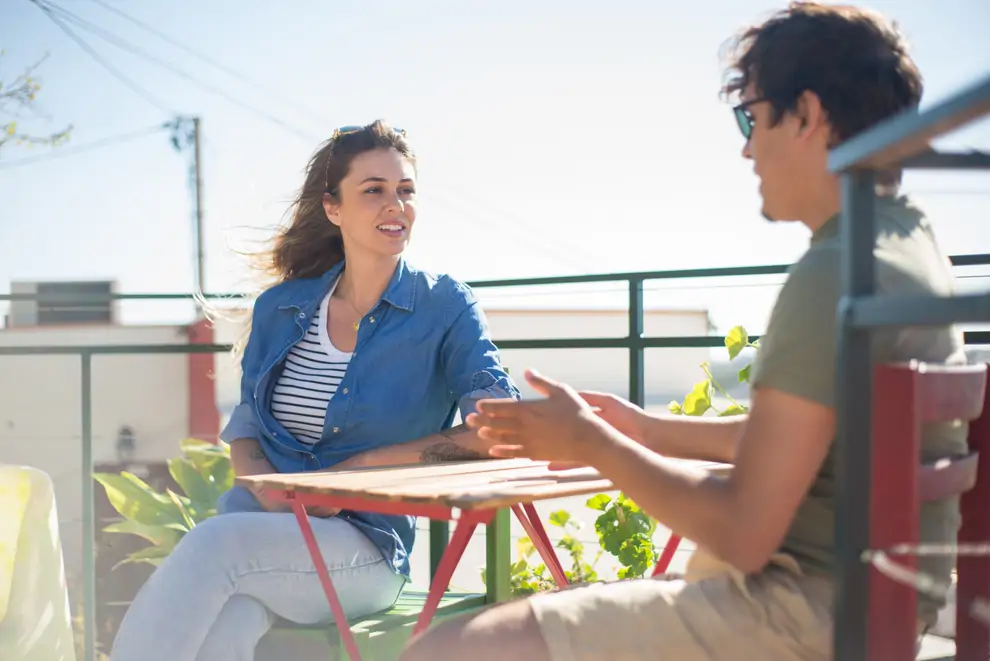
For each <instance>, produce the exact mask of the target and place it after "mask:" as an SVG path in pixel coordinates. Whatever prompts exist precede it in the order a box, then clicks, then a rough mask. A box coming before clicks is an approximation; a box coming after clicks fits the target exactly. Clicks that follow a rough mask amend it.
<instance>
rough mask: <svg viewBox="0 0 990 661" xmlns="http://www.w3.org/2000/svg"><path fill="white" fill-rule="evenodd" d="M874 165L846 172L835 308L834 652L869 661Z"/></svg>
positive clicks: (852, 660)
mask: <svg viewBox="0 0 990 661" xmlns="http://www.w3.org/2000/svg"><path fill="white" fill-rule="evenodd" d="M874 199H875V175H874V173H873V172H872V171H867V170H852V171H850V172H847V173H844V174H843V175H842V212H841V215H840V230H839V237H840V242H841V245H842V251H841V268H840V278H841V289H840V296H841V298H840V299H839V306H838V310H837V314H836V322H837V324H838V328H837V330H838V346H837V347H836V349H837V354H836V358H837V360H836V380H835V387H836V448H835V450H836V474H837V477H838V484H837V488H836V497H835V499H836V503H835V564H836V566H835V579H836V581H835V603H834V606H833V608H834V613H835V627H834V629H833V649H834V652H833V654H834V656H833V658H835V659H842V661H866V658H867V616H868V611H869V599H870V590H869V584H870V581H869V579H870V571H869V566H868V565H867V564H866V563H865V562H864V561H863V559H862V553H863V551H865V550H866V549H868V548H869V544H870V508H869V503H870V493H871V491H870V490H871V485H870V471H871V458H872V457H871V456H872V438H871V411H870V408H871V401H872V396H873V367H872V364H871V360H870V358H871V356H870V332H869V330H863V329H857V328H855V327H854V322H855V320H854V318H853V315H852V313H853V306H852V304H853V303H854V302H855V301H856V299H861V298H864V297H869V296H872V295H873V294H874V292H875V290H876V284H875V280H874V273H875V270H876V268H875V263H874V257H873V246H874V218H873V216H874V203H875V202H874Z"/></svg>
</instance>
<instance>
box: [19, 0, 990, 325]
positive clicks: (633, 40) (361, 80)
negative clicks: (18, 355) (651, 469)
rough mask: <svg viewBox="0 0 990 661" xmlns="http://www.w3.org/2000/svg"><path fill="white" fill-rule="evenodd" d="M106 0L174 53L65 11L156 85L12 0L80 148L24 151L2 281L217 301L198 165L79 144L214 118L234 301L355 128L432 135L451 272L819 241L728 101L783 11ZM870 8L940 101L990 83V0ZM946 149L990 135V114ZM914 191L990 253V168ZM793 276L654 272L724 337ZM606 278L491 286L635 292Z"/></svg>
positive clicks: (210, 219) (424, 235)
mask: <svg viewBox="0 0 990 661" xmlns="http://www.w3.org/2000/svg"><path fill="white" fill-rule="evenodd" d="M100 1H101V2H102V3H103V4H104V5H109V6H110V7H111V8H116V9H117V10H119V11H123V12H125V13H126V14H127V15H128V16H130V17H132V18H134V19H137V20H138V21H141V22H144V23H146V24H148V25H150V26H152V27H153V28H154V29H155V30H157V31H159V32H160V33H162V34H164V35H166V36H167V38H168V39H169V40H170V41H171V42H174V43H170V42H169V41H166V40H163V39H161V38H159V37H158V36H155V35H154V34H151V33H149V32H147V31H145V30H143V29H142V28H141V27H139V25H137V24H136V23H134V22H132V21H129V20H128V19H127V18H126V17H124V16H121V15H119V14H118V13H115V12H114V11H111V10H110V9H107V8H106V7H105V6H101V4H100V2H96V1H94V0H55V3H56V4H57V5H58V6H60V7H62V8H63V9H65V10H67V11H69V12H72V13H73V14H75V15H76V16H77V17H79V18H80V19H82V20H84V21H87V22H88V25H90V26H95V27H96V29H97V30H102V31H103V34H109V36H110V38H111V39H116V40H118V43H119V42H120V40H122V41H123V42H126V44H125V45H129V46H131V47H132V49H131V52H128V51H125V50H122V49H120V48H118V47H116V46H114V45H113V44H111V43H108V42H106V41H104V40H102V39H101V38H100V37H99V36H97V35H96V34H93V33H92V32H89V31H87V30H85V29H84V28H82V27H79V25H78V23H75V24H73V23H69V24H68V25H69V26H70V29H71V30H73V31H74V32H75V33H76V34H77V35H78V37H80V38H82V39H83V40H85V43H86V44H88V45H89V46H90V47H91V48H93V49H95V50H96V51H97V52H98V53H99V54H100V56H101V57H102V58H104V61H105V62H107V63H109V64H110V65H111V66H112V67H114V68H115V69H117V70H118V71H119V72H121V73H122V74H123V75H125V76H126V77H127V78H128V79H130V80H131V81H132V83H133V84H134V85H135V86H137V87H138V88H139V89H141V90H143V93H142V94H139V93H137V92H135V91H134V90H133V89H130V88H129V87H128V86H126V85H125V84H124V83H122V82H121V81H120V80H118V79H117V78H115V77H114V76H113V75H111V74H110V73H108V71H107V70H106V69H105V68H103V67H102V66H101V65H100V64H99V63H97V62H96V61H94V59H93V58H92V57H91V56H90V55H89V54H88V53H87V52H86V51H85V50H83V49H82V48H81V47H80V45H79V44H77V43H76V42H74V41H73V40H72V39H71V38H70V37H69V36H67V35H66V33H65V32H63V31H62V30H61V29H60V28H59V27H58V26H57V25H56V24H55V23H54V22H53V21H51V20H50V19H49V18H48V17H47V16H46V15H45V13H44V12H42V11H41V10H40V9H39V8H38V6H36V5H35V4H34V3H32V2H30V1H29V0H0V48H2V49H4V51H5V54H4V56H3V58H2V59H0V77H2V78H4V79H9V78H12V77H13V76H14V75H16V74H17V73H18V72H19V71H20V70H22V69H23V67H25V66H26V65H29V64H31V63H33V62H35V61H37V60H38V59H40V58H41V57H43V56H45V55H46V54H47V59H46V60H45V62H44V63H43V65H42V66H41V68H40V69H39V70H38V72H37V74H38V76H39V77H40V79H41V82H42V84H43V88H42V90H41V92H40V95H39V98H38V106H39V108H40V110H41V111H42V112H43V113H44V114H45V115H46V117H42V118H33V119H32V118H30V117H26V118H24V119H22V120H21V126H22V127H24V128H33V129H36V130H37V131H39V132H43V131H53V130H57V129H60V128H62V127H64V126H65V125H67V124H72V125H73V126H74V130H73V133H72V139H71V142H70V143H69V144H68V145H67V146H66V147H63V148H61V150H54V151H53V150H50V149H47V148H40V149H39V148H33V149H27V148H16V149H15V148H11V149H7V148H5V149H4V150H3V152H2V154H0V292H4V291H8V290H9V287H8V283H9V282H10V281H11V280H54V279H73V280H76V279H102V278H109V279H116V280H117V281H118V283H119V285H118V289H119V291H123V292H182V291H191V289H192V288H193V285H194V278H193V264H194V241H193V223H192V214H191V210H192V200H191V195H190V191H189V185H188V184H189V182H188V163H189V161H188V159H189V154H188V153H179V152H177V151H175V150H174V149H173V147H172V146H171V144H170V141H169V134H168V132H167V131H166V132H155V133H151V134H148V135H145V136H144V137H141V138H138V139H134V140H130V141H126V142H118V143H115V144H112V145H109V146H106V147H104V148H101V149H94V150H90V151H85V152H82V153H78V154H75V153H72V150H73V149H74V148H76V147H80V146H84V145H87V144H89V143H91V142H93V141H97V140H102V139H104V138H115V137H116V136H121V135H125V134H129V133H131V132H132V131H138V130H142V129H145V128H148V127H153V126H159V125H161V124H163V123H164V122H167V121H170V120H171V119H172V118H174V117H175V116H176V115H183V116H193V115H196V116H199V117H201V121H202V141H203V157H202V177H203V199H204V204H203V207H204V223H205V230H204V231H205V237H206V241H205V250H206V261H207V268H206V283H207V290H208V291H213V292H229V291H243V290H248V289H252V288H253V287H255V286H256V284H257V281H256V280H253V279H252V278H253V276H252V274H251V272H250V271H249V270H248V269H247V268H246V266H245V263H246V262H245V259H244V257H243V256H242V255H239V254H238V253H237V252H236V251H237V250H241V251H243V250H250V249H255V248H258V247H259V243H258V242H259V241H261V240H264V239H267V238H269V237H270V236H271V235H272V233H273V228H274V226H275V225H276V224H277V223H279V222H280V221H281V220H282V217H283V214H284V212H285V210H286V208H287V205H288V202H289V200H290V199H291V197H292V195H293V193H294V191H295V190H296V188H297V187H298V186H299V185H300V184H301V182H302V176H303V171H304V168H305V165H306V162H307V160H308V158H309V157H310V155H311V154H312V151H313V150H314V148H315V147H316V145H317V144H318V143H319V142H320V141H321V140H322V139H324V138H325V137H327V136H328V135H329V134H330V133H331V132H332V130H333V128H334V127H335V126H342V125H350V124H362V123H367V122H370V121H372V120H374V119H376V118H384V119H386V120H388V121H390V122H391V123H392V124H393V125H396V126H400V127H402V128H404V129H406V131H407V133H408V136H409V139H410V141H411V142H412V144H413V146H414V148H415V150H416V151H417V153H418V155H419V167H420V171H419V174H420V183H419V191H420V197H421V200H420V207H419V219H418V221H417V227H416V230H415V232H414V234H413V242H412V246H411V248H410V251H409V257H410V259H411V260H412V261H413V262H414V263H415V264H417V265H418V266H419V267H421V268H424V269H426V270H429V271H434V272H446V273H450V274H452V275H454V276H455V277H458V278H460V279H463V280H481V279H491V278H516V277H518V278H522V277H528V276H542V275H565V274H578V273H607V272H616V271H630V270H664V269H678V268H691V267H698V268H700V267H715V266H731V265H750V264H765V263H787V262H790V261H793V260H794V259H795V258H796V257H797V256H798V255H799V254H800V253H801V251H802V250H803V249H804V248H805V246H806V245H807V240H808V234H807V231H806V230H805V229H804V228H802V227H800V226H796V225H795V224H787V225H779V224H769V223H767V222H766V221H764V220H763V219H762V218H761V216H760V215H759V207H760V205H759V199H758V195H757V180H756V177H755V176H754V175H753V174H752V166H751V164H750V163H749V162H747V161H745V160H744V159H743V158H741V155H740V153H741V149H742V147H743V142H742V137H741V136H740V134H739V132H738V129H737V128H736V126H735V123H734V121H733V119H732V115H731V112H730V109H729V106H728V105H727V104H726V103H725V102H723V101H722V100H721V99H720V98H719V94H718V90H719V85H720V82H721V75H722V72H723V68H722V64H723V63H722V62H721V61H720V59H719V52H720V48H721V46H722V45H723V44H724V42H725V41H726V40H727V39H728V38H729V37H731V36H732V35H733V34H734V33H735V32H736V31H737V30H738V29H740V28H741V27H743V26H745V25H747V24H748V23H751V22H753V21H755V20H758V19H760V18H761V17H763V16H765V15H766V14H767V12H768V11H771V10H773V9H776V8H779V7H781V6H782V5H783V3H781V2H769V1H768V0H760V1H754V0H709V1H708V2H706V3H661V2H654V1H646V0H635V1H630V2H624V3H604V4H603V3H601V2H590V1H585V0H567V1H566V2H563V1H557V0H541V1H540V2H533V1H532V0H530V1H528V2H523V1H521V0H502V1H500V2H498V3H468V2H456V1H454V0H422V1H420V2H414V3H410V2H395V1H392V0H382V1H380V2H375V3H357V2H352V3H344V2H329V1H325V2H319V1H317V0H293V1H292V2H285V3H282V2H274V1H269V2H262V1H260V0H208V1H207V0H197V1H194V0H177V1H175V2H170V3H163V2H154V1H152V0H131V1H129V2H125V1H124V0H100ZM865 4H867V6H870V7H873V8H875V9H879V10H881V11H883V12H884V13H886V14H887V15H889V16H891V17H894V18H896V19H897V20H898V22H899V23H900V25H901V27H902V29H903V30H904V31H905V32H906V34H907V36H908V38H909V40H910V41H911V43H912V45H913V55H914V58H915V60H916V61H917V63H918V65H919V67H920V69H921V71H922V73H923V75H924V77H925V84H926V92H925V99H924V101H923V106H927V105H929V104H931V103H933V102H936V101H938V100H940V99H942V98H944V97H945V96H947V95H948V94H951V93H952V92H954V91H956V90H958V89H959V88H960V87H962V86H965V85H967V84H969V83H972V82H973V81H975V80H977V79H978V78H980V77H982V76H985V75H987V74H988V73H990V40H988V39H987V38H986V29H987V28H986V26H987V25H990V2H987V1H986V0H945V1H944V2H941V3H936V2H934V0H888V1H881V0H876V1H874V2H869V3H865ZM175 43H178V44H181V45H182V46H184V47H186V48H188V49H191V50H193V51H195V52H196V53H197V54H198V55H192V54H190V53H189V52H187V51H185V50H182V49H180V48H178V47H176V46H175V45H174V44H175ZM135 48H136V49H137V50H138V51H140V52H143V53H145V54H147V55H148V56H150V57H152V58H157V59H159V60H161V61H163V62H165V63H167V64H169V65H171V66H172V67H174V68H177V69H179V70H180V71H181V72H183V74H184V75H176V74H175V73H173V72H170V71H168V70H166V69H165V68H163V67H161V66H159V65H158V64H155V63H153V62H149V61H147V60H145V59H141V58H140V57H139V56H137V55H135V53H134V52H133V49H135ZM211 63H217V64H219V65H220V67H217V66H214V65H213V64H211ZM190 79H191V80H190ZM210 90H213V91H210ZM216 90H219V91H220V92H221V93H222V94H223V95H225V96H222V95H221V94H218V93H217V92H216ZM145 97H151V98H152V99H153V101H154V102H152V101H149V100H148V99H147V98H145ZM938 146H939V147H945V148H949V147H951V148H972V147H980V148H984V149H990V122H988V121H986V120H984V121H981V122H979V123H977V124H974V125H972V126H971V127H970V128H969V129H967V130H964V131H961V132H958V133H956V134H954V135H953V136H951V137H949V138H947V139H945V140H942V141H940V142H939V143H938ZM36 157H38V158H40V160H35V161H32V162H28V163H25V164H20V163H19V162H20V161H21V159H26V158H36ZM905 189H906V190H907V191H909V192H912V193H916V194H918V196H919V197H920V199H921V200H922V202H923V203H924V204H925V205H926V208H927V209H928V211H929V213H930V215H931V217H932V218H933V222H934V223H935V226H936V230H937V231H938V233H939V236H940V241H941V243H942V245H943V246H944V248H945V250H946V251H947V252H949V253H974V252H990V230H987V227H990V224H988V223H987V220H988V216H990V179H988V178H987V176H986V175H985V174H984V175H979V174H960V173H950V174H942V175H932V174H916V173H909V174H908V176H907V180H906V182H905ZM985 272H987V270H985V269H984V270H982V271H980V270H973V271H972V272H971V273H970V274H971V275H973V274H979V273H985ZM779 282H780V279H779V278H763V279H759V278H757V279H750V280H747V281H743V282H738V281H737V282H727V281H712V280H708V281H704V280H696V281H690V282H674V283H650V284H648V288H651V289H650V291H649V292H648V295H647V303H648V305H657V306H674V307H680V306H683V307H690V308H698V307H702V308H708V309H710V310H711V312H712V317H713V320H714V322H715V323H716V325H717V326H718V327H719V329H720V330H722V331H724V330H726V329H727V328H728V327H730V326H732V325H734V324H736V323H743V324H745V325H747V327H749V328H753V329H757V330H758V329H760V328H762V325H763V324H764V323H765V318H766V314H767V311H768V310H769V306H770V305H771V304H772V301H773V298H774V296H775V295H776V291H777V290H776V288H775V287H774V286H772V284H773V283H779ZM966 283H967V284H973V285H976V284H979V285H981V286H983V287H985V285H986V280H984V279H980V278H970V279H968V280H967V281H966ZM768 285H769V286H768ZM619 288H621V285H616V284H611V285H605V286H604V289H605V290H608V291H612V292H614V291H615V290H616V289H619ZM592 289H593V288H592V287H589V286H588V285H583V286H576V287H572V288H571V289H570V290H561V289H554V290H551V289H546V288H541V289H538V290H532V289H531V290H527V291H525V292H518V291H516V292H512V291H507V290H501V291H498V292H490V293H489V292H483V293H482V300H483V301H484V302H485V304H486V305H500V304H501V305H509V304H512V305H516V304H525V305H537V306H538V305H553V304H557V305H561V304H567V303H574V302H580V303H589V302H590V303H601V304H605V303H618V304H621V303H622V302H623V301H624V296H621V295H618V294H615V293H612V294H607V293H606V294H594V295H592V294H591V293H590V292H591V290H592ZM565 291H569V292H570V293H569V294H566V295H565V294H564V293H563V292H565ZM190 314H191V308H190V307H189V306H188V305H185V304H157V305H155V306H154V307H151V306H149V305H148V304H129V305H128V306H126V307H125V308H124V320H125V321H129V322H143V321H185V320H188V317H189V315H190Z"/></svg>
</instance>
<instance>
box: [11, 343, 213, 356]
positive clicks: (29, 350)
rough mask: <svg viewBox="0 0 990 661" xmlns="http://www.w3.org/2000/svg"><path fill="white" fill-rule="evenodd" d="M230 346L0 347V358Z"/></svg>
mask: <svg viewBox="0 0 990 661" xmlns="http://www.w3.org/2000/svg"><path fill="white" fill-rule="evenodd" d="M231 348H232V347H231V345H229V344H108V345H106V346H93V345H80V346H51V345H49V346H33V347H0V356H39V355H44V356H78V355H82V354H90V355H93V356H100V355H103V356H109V355H128V354H160V353H180V354H190V353H223V352H224V351H230V350H231Z"/></svg>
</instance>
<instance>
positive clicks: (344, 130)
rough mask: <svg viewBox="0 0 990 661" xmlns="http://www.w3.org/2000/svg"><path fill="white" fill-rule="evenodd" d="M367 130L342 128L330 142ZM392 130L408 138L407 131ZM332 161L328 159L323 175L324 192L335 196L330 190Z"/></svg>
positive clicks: (335, 132)
mask: <svg viewBox="0 0 990 661" xmlns="http://www.w3.org/2000/svg"><path fill="white" fill-rule="evenodd" d="M366 128H367V127H366V126H341V127H340V128H338V129H334V130H333V135H332V136H330V142H334V141H335V140H337V138H339V137H340V136H342V135H348V134H351V133H358V132H359V131H363V130H364V129H366ZM392 130H393V131H395V132H396V133H398V134H399V135H401V136H402V137H406V130H405V129H400V128H393V129H392ZM331 160H332V159H330V158H328V159H327V165H326V172H325V173H324V175H323V181H324V187H323V192H325V193H330V194H333V191H332V190H330V161H331Z"/></svg>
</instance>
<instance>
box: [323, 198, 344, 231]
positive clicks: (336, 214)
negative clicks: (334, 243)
mask: <svg viewBox="0 0 990 661" xmlns="http://www.w3.org/2000/svg"><path fill="white" fill-rule="evenodd" d="M323 211H324V212H325V213H326V214H327V220H329V221H330V222H331V223H333V224H334V225H336V226H337V227H340V204H338V203H337V200H335V199H334V197H333V195H331V194H330V193H324V194H323Z"/></svg>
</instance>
